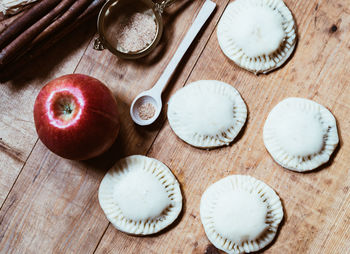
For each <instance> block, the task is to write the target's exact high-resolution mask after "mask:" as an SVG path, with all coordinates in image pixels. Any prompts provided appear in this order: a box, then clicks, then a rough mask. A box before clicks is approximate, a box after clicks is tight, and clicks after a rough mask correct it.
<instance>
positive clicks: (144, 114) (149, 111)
mask: <svg viewBox="0 0 350 254" xmlns="http://www.w3.org/2000/svg"><path fill="white" fill-rule="evenodd" d="M138 111H139V117H140V118H141V119H142V120H148V119H151V118H152V117H153V116H154V114H155V113H156V109H155V108H154V106H153V105H152V103H149V102H147V103H143V104H142V105H141V106H140V107H139V108H138Z"/></svg>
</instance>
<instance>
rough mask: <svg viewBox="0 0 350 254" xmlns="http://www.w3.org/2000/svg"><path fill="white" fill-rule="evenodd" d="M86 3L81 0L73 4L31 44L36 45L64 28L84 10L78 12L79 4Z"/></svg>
mask: <svg viewBox="0 0 350 254" xmlns="http://www.w3.org/2000/svg"><path fill="white" fill-rule="evenodd" d="M90 2H91V1H90ZM84 4H86V3H84V2H83V1H81V2H80V3H79V1H77V3H76V6H74V5H73V6H72V8H71V9H70V10H68V11H67V12H66V13H64V14H63V15H62V16H61V17H59V18H58V19H57V20H55V22H53V23H52V24H51V25H50V26H48V27H47V28H46V29H45V30H44V31H43V32H42V33H41V34H39V36H38V37H36V38H35V39H34V40H33V42H32V43H31V44H33V45H35V44H37V43H39V42H41V41H43V40H44V39H45V38H48V37H49V36H51V35H52V34H54V33H56V32H57V31H59V30H60V29H62V28H64V27H65V26H66V25H67V24H68V23H71V22H72V20H73V19H75V18H76V17H77V16H78V15H79V14H81V13H82V11H81V12H78V10H80V8H81V7H79V6H81V5H84ZM89 4H90V3H89ZM75 7H76V8H75Z"/></svg>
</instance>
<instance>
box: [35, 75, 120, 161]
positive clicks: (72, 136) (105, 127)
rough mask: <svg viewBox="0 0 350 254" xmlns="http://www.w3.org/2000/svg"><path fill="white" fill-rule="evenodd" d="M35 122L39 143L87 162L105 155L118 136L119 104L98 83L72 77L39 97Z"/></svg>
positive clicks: (48, 87)
mask: <svg viewBox="0 0 350 254" xmlns="http://www.w3.org/2000/svg"><path fill="white" fill-rule="evenodd" d="M34 121H35V127H36V131H37V133H38V136H39V138H40V140H41V141H42V142H43V143H44V144H45V145H46V147H47V148H48V149H50V150H51V151H52V152H54V153H55V154H57V155H59V156H61V157H64V158H67V159H71V160H86V159H89V158H92V157H95V156H98V155H100V154H102V153H103V152H105V151H106V150H107V149H108V148H110V146H111V145H112V144H113V143H114V141H115V139H116V138H117V136H118V132H119V127H120V122H119V114H118V109H117V101H116V100H115V98H114V96H113V94H112V92H111V91H110V90H109V89H108V88H107V87H106V86H105V85H104V84H103V83H102V82H100V81H99V80H97V79H95V78H92V77H89V76H86V75H82V74H71V75H66V76H62V77H60V78H57V79H54V80H52V81H50V82H49V83H48V84H47V85H45V86H44V87H43V88H42V89H41V91H40V93H39V94H38V96H37V98H36V101H35V105H34Z"/></svg>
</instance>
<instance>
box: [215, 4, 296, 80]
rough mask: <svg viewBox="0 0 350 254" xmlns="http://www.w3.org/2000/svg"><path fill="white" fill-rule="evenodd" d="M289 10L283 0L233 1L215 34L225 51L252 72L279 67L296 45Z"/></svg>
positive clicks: (293, 25)
mask: <svg viewBox="0 0 350 254" xmlns="http://www.w3.org/2000/svg"><path fill="white" fill-rule="evenodd" d="M295 30H296V28H295V23H294V19H293V16H292V13H291V12H290V10H289V9H288V7H287V6H286V5H285V4H284V2H283V1H282V0H235V1H233V2H232V3H230V4H229V5H228V6H227V8H226V10H225V12H224V14H223V15H222V17H221V19H220V21H219V24H218V29H217V37H218V41H219V44H220V47H221V49H222V51H223V52H224V54H225V55H226V56H227V57H228V58H230V59H231V60H232V61H234V62H235V63H236V64H237V65H239V66H241V67H242V68H244V69H247V70H249V71H251V72H254V73H255V74H258V73H267V72H269V71H271V70H273V69H276V68H278V67H279V66H281V65H282V64H283V63H284V62H285V61H286V60H287V59H288V58H289V56H290V55H291V53H292V52H293V50H294V47H295V44H296V31H295Z"/></svg>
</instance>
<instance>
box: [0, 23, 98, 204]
mask: <svg viewBox="0 0 350 254" xmlns="http://www.w3.org/2000/svg"><path fill="white" fill-rule="evenodd" d="M92 32H93V29H91V28H89V27H86V28H82V29H80V31H78V32H76V34H75V36H74V37H66V38H64V40H63V41H61V42H60V43H58V45H57V46H55V47H53V48H52V49H50V50H49V52H47V53H46V54H45V55H43V56H42V57H41V58H40V59H34V61H33V62H32V63H30V64H28V65H27V66H26V67H25V68H23V69H20V70H18V76H16V77H15V78H14V79H13V80H10V81H8V82H6V83H0V96H1V103H0V111H1V114H0V169H1V170H0V207H1V206H2V204H3V202H4V200H5V198H6V196H7V194H8V192H9V190H10V189H11V187H12V185H13V183H14V182H15V180H16V178H17V176H18V174H19V172H20V170H21V169H22V167H23V165H24V163H25V161H26V159H27V157H28V155H29V154H30V152H31V150H32V149H33V146H34V144H35V143H36V141H37V135H36V132H35V126H34V121H33V116H32V115H33V112H32V111H33V106H34V101H35V98H36V95H37V94H38V92H39V90H40V89H41V87H42V86H43V85H44V84H45V83H47V82H48V81H49V80H50V79H53V78H55V77H57V76H60V75H63V74H68V73H72V72H73V71H74V70H75V68H76V66H77V64H78V62H79V60H80V59H81V57H82V55H83V53H84V51H85V48H86V47H87V43H88V41H89V38H91V36H92Z"/></svg>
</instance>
